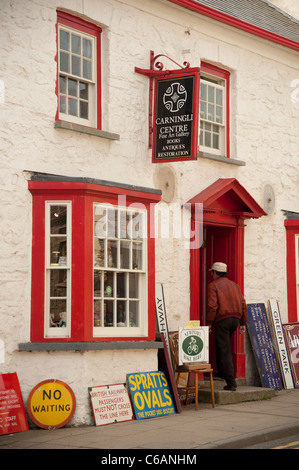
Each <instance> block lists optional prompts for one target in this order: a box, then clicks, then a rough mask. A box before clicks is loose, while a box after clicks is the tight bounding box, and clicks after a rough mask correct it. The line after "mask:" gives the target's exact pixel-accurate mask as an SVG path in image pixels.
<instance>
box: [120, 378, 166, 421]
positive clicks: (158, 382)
mask: <svg viewBox="0 0 299 470" xmlns="http://www.w3.org/2000/svg"><path fill="white" fill-rule="evenodd" d="M127 384H128V388H129V392H130V395H131V400H132V404H133V408H134V412H135V416H136V418H137V419H145V418H156V417H157V416H165V415H168V414H173V413H175V406H174V402H173V399H172V396H171V393H170V390H169V386H168V382H167V379H166V376H165V374H164V372H161V371H156V372H144V373H133V374H127Z"/></svg>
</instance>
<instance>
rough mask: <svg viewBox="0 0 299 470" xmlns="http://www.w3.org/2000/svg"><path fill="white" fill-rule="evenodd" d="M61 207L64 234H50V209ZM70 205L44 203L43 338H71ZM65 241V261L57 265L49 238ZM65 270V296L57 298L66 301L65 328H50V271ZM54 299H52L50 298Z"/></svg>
mask: <svg viewBox="0 0 299 470" xmlns="http://www.w3.org/2000/svg"><path fill="white" fill-rule="evenodd" d="M53 206H55V207H56V206H57V207H59V206H62V207H66V209H67V224H66V234H51V207H53ZM71 233H72V205H71V201H46V202H45V306H44V308H45V311H44V319H45V323H44V335H45V338H69V337H70V336H71V265H72V260H71V256H72V246H71V243H72V236H71ZM52 237H57V238H65V239H66V259H65V258H64V259H63V260H61V258H60V259H59V260H58V263H57V264H56V263H53V259H51V238H52ZM52 270H58V271H62V270H66V295H65V296H59V297H57V299H58V300H64V299H65V300H66V312H65V320H66V326H63V327H52V326H50V316H51V315H50V303H51V296H50V292H51V286H50V281H51V271H52ZM52 299H54V297H53V298H52Z"/></svg>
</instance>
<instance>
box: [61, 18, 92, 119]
mask: <svg viewBox="0 0 299 470" xmlns="http://www.w3.org/2000/svg"><path fill="white" fill-rule="evenodd" d="M61 30H63V31H66V32H68V33H69V34H70V37H71V34H72V33H74V34H76V35H77V36H80V37H81V38H86V39H89V40H91V41H92V60H91V62H92V67H91V71H92V78H91V79H87V78H84V77H83V76H79V75H74V74H72V73H71V71H69V72H65V71H62V70H61V64H60V52H66V51H64V50H61V49H60V31H61ZM70 42H71V41H70ZM70 47H71V46H70ZM96 48H97V41H96V38H95V37H94V36H92V35H90V34H88V33H85V32H82V31H80V30H79V29H74V28H71V27H70V26H66V25H64V24H60V23H58V84H57V87H58V116H59V119H60V120H61V121H68V122H72V123H75V124H80V125H83V126H87V127H97V64H96V60H97V49H96ZM69 55H70V56H71V55H74V56H75V55H76V54H72V53H71V51H69ZM78 57H82V55H81V56H78ZM69 65H70V66H71V61H70V64H69ZM61 76H62V77H65V78H66V80H67V81H68V80H69V79H71V80H75V81H76V82H77V84H78V86H77V100H78V112H79V101H80V100H79V93H80V91H79V83H80V82H83V83H85V84H87V86H88V114H89V116H88V119H85V118H81V117H79V116H74V115H71V114H69V113H68V112H67V113H64V112H61V111H60V98H61V96H65V99H66V102H67V101H68V96H70V95H68V93H67V92H66V94H64V93H61V91H60V77H61ZM82 101H84V100H82ZM85 101H86V100H85ZM66 106H68V104H66Z"/></svg>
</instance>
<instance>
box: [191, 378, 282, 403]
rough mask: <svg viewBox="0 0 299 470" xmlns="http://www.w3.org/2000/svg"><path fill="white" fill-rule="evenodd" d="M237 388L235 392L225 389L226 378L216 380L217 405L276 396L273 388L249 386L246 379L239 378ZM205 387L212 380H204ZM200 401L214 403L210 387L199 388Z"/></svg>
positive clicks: (267, 398) (215, 395) (215, 394)
mask: <svg viewBox="0 0 299 470" xmlns="http://www.w3.org/2000/svg"><path fill="white" fill-rule="evenodd" d="M237 384H238V387H237V390H236V391H235V392H232V391H227V390H223V387H224V386H225V385H226V383H225V381H224V380H214V397H215V403H216V404H217V405H231V404H233V403H241V402H245V401H257V400H269V399H270V398H273V397H274V396H275V393H276V392H275V390H273V389H272V388H264V387H253V386H247V385H246V381H245V379H237ZM201 385H203V386H205V387H209V386H210V382H208V381H205V382H202V383H201ZM198 402H199V403H200V402H201V403H212V401H211V390H210V389H209V388H206V389H203V388H202V389H201V388H199V390H198Z"/></svg>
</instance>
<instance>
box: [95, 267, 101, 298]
mask: <svg viewBox="0 0 299 470" xmlns="http://www.w3.org/2000/svg"><path fill="white" fill-rule="evenodd" d="M93 291H94V296H95V297H102V271H96V270H94V272H93Z"/></svg>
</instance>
